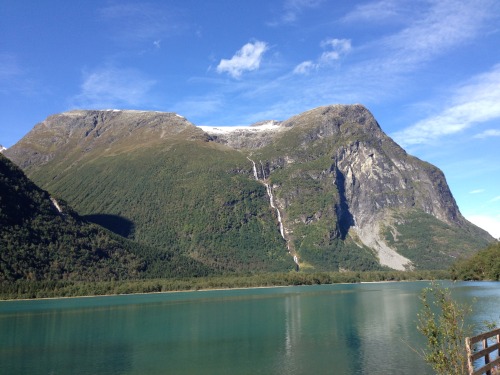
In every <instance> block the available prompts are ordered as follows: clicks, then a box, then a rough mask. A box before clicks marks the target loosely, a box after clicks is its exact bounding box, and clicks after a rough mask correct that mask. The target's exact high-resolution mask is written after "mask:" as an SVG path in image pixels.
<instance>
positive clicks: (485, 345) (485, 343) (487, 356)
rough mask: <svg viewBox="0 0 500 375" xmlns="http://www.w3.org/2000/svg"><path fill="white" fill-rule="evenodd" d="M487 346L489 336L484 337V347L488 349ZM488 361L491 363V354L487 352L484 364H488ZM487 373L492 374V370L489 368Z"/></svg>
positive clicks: (487, 374)
mask: <svg viewBox="0 0 500 375" xmlns="http://www.w3.org/2000/svg"><path fill="white" fill-rule="evenodd" d="M486 348H488V338H487V337H485V338H484V339H483V349H486ZM488 363H490V354H489V353H486V354H485V355H484V365H485V366H486V365H487V364H488ZM486 375H491V370H487V371H486Z"/></svg>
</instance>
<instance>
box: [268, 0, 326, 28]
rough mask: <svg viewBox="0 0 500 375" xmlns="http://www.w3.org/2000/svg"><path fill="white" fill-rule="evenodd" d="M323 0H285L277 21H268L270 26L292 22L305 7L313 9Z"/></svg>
mask: <svg viewBox="0 0 500 375" xmlns="http://www.w3.org/2000/svg"><path fill="white" fill-rule="evenodd" d="M323 2H324V0H285V1H284V2H283V7H282V11H281V15H280V17H279V19H278V20H277V21H273V22H271V23H270V25H271V26H277V25H280V24H287V23H293V22H295V21H297V19H298V18H299V16H300V15H301V14H302V13H303V12H304V11H305V10H307V9H314V8H317V7H318V6H320V5H321V3H323Z"/></svg>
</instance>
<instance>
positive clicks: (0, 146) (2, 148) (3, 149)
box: [0, 145, 7, 154]
mask: <svg viewBox="0 0 500 375" xmlns="http://www.w3.org/2000/svg"><path fill="white" fill-rule="evenodd" d="M5 150H7V149H6V148H5V147H3V146H2V145H0V154H1V153H2V152H4V151H5Z"/></svg>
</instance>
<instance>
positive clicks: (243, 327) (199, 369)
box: [0, 282, 500, 375]
mask: <svg viewBox="0 0 500 375" xmlns="http://www.w3.org/2000/svg"><path fill="white" fill-rule="evenodd" d="M425 286H427V283H426V282H411V283H410V282H407V283H381V284H353V285H319V286H303V287H286V288H266V289H246V290H226V291H203V292H185V293H184V292H183V293H165V294H153V295H131V296H113V297H94V298H71V299H60V300H38V301H4V302H0V374H6V375H7V374H30V375H35V374H231V375H235V374H287V375H289V374H418V375H421V374H431V373H432V371H430V370H429V368H428V367H427V365H426V364H425V363H423V361H422V360H421V359H420V358H419V357H418V356H417V355H416V354H415V352H414V351H413V350H412V347H419V346H420V345H422V344H423V339H422V337H420V335H419V333H418V332H417V331H416V329H415V322H416V314H417V311H418V310H419V309H420V307H421V306H420V303H419V300H418V295H419V293H420V291H421V289H422V288H424V287H425ZM449 286H450V287H451V289H452V290H453V294H454V296H455V297H456V298H457V299H459V300H461V301H468V302H472V301H473V300H474V299H476V303H477V305H478V307H476V309H475V317H474V319H475V320H476V321H478V322H482V321H483V320H485V319H489V320H496V321H497V322H498V321H499V319H500V283H486V282H485V283H457V284H450V285H449Z"/></svg>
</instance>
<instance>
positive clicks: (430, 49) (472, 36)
mask: <svg viewBox="0 0 500 375" xmlns="http://www.w3.org/2000/svg"><path fill="white" fill-rule="evenodd" d="M0 15H1V17H2V22H1V23H0V144H2V145H3V146H5V147H10V146H12V145H13V144H15V143H16V142H17V141H18V140H19V139H20V138H22V137H23V136H24V135H25V134H26V133H27V132H28V131H29V130H31V128H32V127H33V126H34V125H35V124H36V123H38V122H40V121H42V120H44V119H45V118H46V117H47V116H48V115H51V114H54V113H59V112H63V111H66V110H69V109H74V108H85V109H109V108H119V109H144V110H159V111H167V112H170V111H173V112H177V113H179V114H181V115H183V116H185V117H187V118H188V119H189V120H190V121H192V122H193V123H195V124H196V125H212V126H213V125H218V126H223V125H246V124H251V123H253V122H256V121H260V120H267V119H276V120H284V119H286V118H288V117H290V116H292V115H294V114H298V113H300V112H303V111H305V110H308V109H311V108H314V107H317V106H321V105H327V104H336V103H345V104H348V103H361V104H364V105H365V106H366V107H367V108H368V109H369V110H370V111H371V112H372V113H373V114H374V116H375V118H376V119H377V120H378V122H379V123H380V125H381V127H382V129H383V130H384V131H385V132H386V133H387V134H389V135H390V136H391V137H393V138H394V139H395V140H396V141H397V142H398V143H399V144H400V145H401V146H403V147H404V148H405V149H406V150H407V151H408V152H409V153H411V154H413V155H415V156H417V157H419V158H421V159H423V160H426V161H429V162H431V163H432V164H434V165H436V166H438V167H439V168H440V169H442V170H443V171H444V173H445V175H446V178H447V180H448V183H449V185H450V187H451V190H452V193H453V195H454V196H455V199H456V200H457V202H458V204H459V207H460V209H461V211H462V213H463V214H464V215H465V216H466V217H467V218H468V219H469V220H471V221H473V222H475V223H476V224H478V225H480V226H482V227H483V228H485V229H487V230H489V231H490V232H491V233H492V234H493V235H494V236H495V237H497V238H498V237H500V147H499V146H500V2H499V1H497V0H468V1H463V0H429V1H419V0H409V1H405V0H398V1H397V0H378V1H377V0H375V1H350V0H338V1H333V0H329V1H328V0H266V1H262V0H252V1H235V0H213V1H203V0H183V1H168V0H165V1H154V0H153V1H149V2H146V1H144V2H138V1H92V0H87V1H80V0H75V1H67V0H64V1H59V0H46V1H27V0H3V1H2V2H1V3H0Z"/></svg>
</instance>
